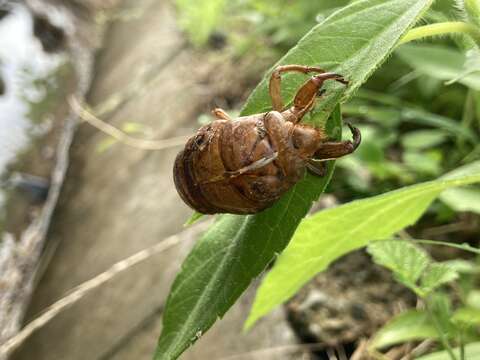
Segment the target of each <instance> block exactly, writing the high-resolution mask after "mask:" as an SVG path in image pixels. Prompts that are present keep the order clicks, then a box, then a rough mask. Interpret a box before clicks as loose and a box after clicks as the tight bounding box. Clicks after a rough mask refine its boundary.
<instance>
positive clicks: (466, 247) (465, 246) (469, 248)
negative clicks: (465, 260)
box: [412, 239, 480, 255]
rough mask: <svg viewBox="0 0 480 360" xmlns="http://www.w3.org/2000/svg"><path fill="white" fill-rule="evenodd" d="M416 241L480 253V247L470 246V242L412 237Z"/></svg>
mask: <svg viewBox="0 0 480 360" xmlns="http://www.w3.org/2000/svg"><path fill="white" fill-rule="evenodd" d="M412 241H414V242H418V243H420V244H430V245H440V246H448V247H452V248H456V249H460V250H464V251H469V252H472V253H474V254H478V255H480V249H477V248H474V247H473V246H470V245H468V244H454V243H449V242H446V241H436V240H423V239H412Z"/></svg>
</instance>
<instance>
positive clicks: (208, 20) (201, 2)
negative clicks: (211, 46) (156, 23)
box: [175, 0, 227, 46]
mask: <svg viewBox="0 0 480 360" xmlns="http://www.w3.org/2000/svg"><path fill="white" fill-rule="evenodd" d="M175 3H176V5H177V7H178V9H179V11H180V12H181V14H182V16H180V18H179V19H180V20H179V22H180V26H181V27H182V28H183V29H184V30H185V31H186V32H187V34H188V36H189V38H190V40H191V42H192V43H193V44H194V45H196V46H201V45H204V44H205V43H206V42H207V40H208V38H209V36H210V34H211V33H212V32H213V30H214V29H215V28H216V27H217V26H218V23H219V21H220V20H221V18H222V15H223V11H224V9H225V6H226V4H227V2H226V1H225V0H196V1H191V0H175Z"/></svg>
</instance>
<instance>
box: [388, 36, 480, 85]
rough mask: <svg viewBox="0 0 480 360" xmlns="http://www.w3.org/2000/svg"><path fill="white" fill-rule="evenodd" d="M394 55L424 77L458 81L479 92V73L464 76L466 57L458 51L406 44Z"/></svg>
mask: <svg viewBox="0 0 480 360" xmlns="http://www.w3.org/2000/svg"><path fill="white" fill-rule="evenodd" d="M395 53H396V54H397V55H398V56H399V57H400V58H401V59H402V60H403V61H405V62H406V63H407V64H409V65H410V66H411V67H412V68H414V69H415V70H417V71H419V72H421V73H423V74H425V75H428V76H431V77H433V78H436V79H439V80H446V81H448V80H452V79H458V82H460V83H462V84H464V85H466V86H468V87H471V88H472V89H475V90H480V73H478V72H472V73H468V74H465V68H464V65H465V63H466V62H467V57H466V55H465V54H463V53H462V52H460V51H459V50H456V49H453V48H449V47H446V46H442V45H427V44H415V45H411V44H408V45H403V46H401V47H399V48H398V49H397V51H396V52H395ZM464 74H465V75H464ZM462 75H464V76H463V77H462ZM459 76H460V78H459Z"/></svg>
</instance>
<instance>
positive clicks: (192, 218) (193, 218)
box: [183, 211, 204, 227]
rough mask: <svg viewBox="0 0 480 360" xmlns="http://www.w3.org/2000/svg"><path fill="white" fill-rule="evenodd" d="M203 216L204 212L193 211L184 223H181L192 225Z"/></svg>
mask: <svg viewBox="0 0 480 360" xmlns="http://www.w3.org/2000/svg"><path fill="white" fill-rule="evenodd" d="M203 216H204V214H202V213H199V212H196V211H194V212H193V214H192V216H190V218H189V219H188V220H187V221H186V222H185V224H183V226H185V227H187V226H190V225H193V224H195V223H196V222H197V221H198V220H200V219H201V218H203Z"/></svg>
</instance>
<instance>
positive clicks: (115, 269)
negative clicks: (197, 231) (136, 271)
mask: <svg viewBox="0 0 480 360" xmlns="http://www.w3.org/2000/svg"><path fill="white" fill-rule="evenodd" d="M202 229H203V227H202ZM181 239H182V237H181V235H180V234H176V235H173V236H170V237H168V238H166V239H165V240H163V241H161V242H159V243H157V244H155V245H153V246H151V247H149V248H147V249H144V250H141V251H139V252H137V253H135V254H133V255H132V256H129V257H128V258H126V259H123V260H121V261H119V262H117V263H115V264H113V265H112V266H111V267H110V268H109V269H108V270H106V271H105V272H103V273H101V274H99V275H97V276H95V277H94V278H93V279H90V280H87V281H86V282H84V283H82V284H80V285H78V286H76V287H74V288H73V289H72V290H71V292H70V293H69V294H68V295H66V296H65V297H63V298H62V299H60V300H58V301H56V302H55V303H53V304H52V305H50V306H49V307H48V308H46V310H45V312H44V313H43V314H42V315H40V316H39V317H37V318H36V319H34V320H33V321H31V322H30V323H29V324H27V325H26V326H25V327H24V328H23V329H22V330H21V331H20V332H19V333H18V334H16V335H15V336H13V337H12V338H10V339H9V340H8V341H6V342H5V343H4V344H2V345H1V346H0V357H1V356H7V355H9V354H11V353H12V351H14V350H15V349H16V348H18V347H19V346H20V345H21V344H22V343H23V342H24V341H25V340H26V339H27V338H28V337H29V336H30V335H32V334H33V333H34V332H35V331H36V330H38V329H40V328H41V327H43V326H44V325H45V324H47V323H48V322H49V321H50V320H52V319H53V318H54V317H55V316H57V315H58V314H59V313H60V312H61V311H62V310H64V309H65V308H67V307H68V306H71V305H72V304H74V303H76V302H77V301H78V300H80V299H81V298H83V297H84V296H85V295H86V294H87V293H89V292H90V291H92V290H93V289H95V288H97V287H99V286H100V285H102V284H104V283H106V282H107V281H109V280H110V279H112V278H113V277H115V276H116V275H118V274H119V273H121V272H123V271H125V270H127V269H129V268H131V267H132V266H134V265H137V264H138V263H140V262H142V261H145V260H147V259H149V258H150V257H152V256H153V255H156V254H159V253H161V252H164V251H166V250H168V249H170V248H172V247H173V246H175V245H178V244H179V243H180V242H181Z"/></svg>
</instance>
